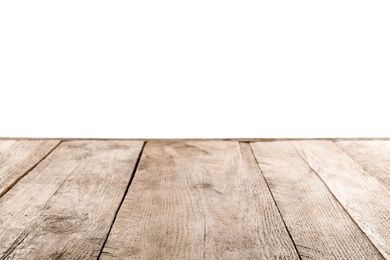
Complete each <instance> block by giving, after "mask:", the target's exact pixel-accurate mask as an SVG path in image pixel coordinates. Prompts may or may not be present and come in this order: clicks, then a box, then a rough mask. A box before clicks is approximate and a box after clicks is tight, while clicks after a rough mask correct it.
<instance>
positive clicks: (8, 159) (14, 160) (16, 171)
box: [0, 140, 60, 197]
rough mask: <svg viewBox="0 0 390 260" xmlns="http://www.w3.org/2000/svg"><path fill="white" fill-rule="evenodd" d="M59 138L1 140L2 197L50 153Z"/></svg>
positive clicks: (0, 187)
mask: <svg viewBox="0 0 390 260" xmlns="http://www.w3.org/2000/svg"><path fill="white" fill-rule="evenodd" d="M59 142H60V141H59V140H50V141H49V140H48V141H41V140H35V141H26V140H25V141H16V140H0V197H1V196H3V195H4V194H5V193H6V192H7V191H8V190H10V189H11V188H12V186H14V185H15V183H17V182H18V181H19V180H20V179H21V178H22V177H23V176H24V175H26V174H27V173H28V171H29V170H31V169H32V168H33V167H34V166H35V165H36V164H37V163H39V162H40V161H41V160H42V159H43V158H44V157H45V156H46V155H47V154H48V153H50V152H51V151H52V150H53V149H54V148H55V147H56V145H58V144H59Z"/></svg>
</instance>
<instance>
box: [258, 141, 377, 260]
mask: <svg viewBox="0 0 390 260" xmlns="http://www.w3.org/2000/svg"><path fill="white" fill-rule="evenodd" d="M294 145H295V146H297V145H296V143H292V142H287V141H286V142H257V143H252V144H251V147H252V149H253V152H254V154H255V156H256V159H257V161H258V163H259V165H260V168H261V169H262V172H263V174H264V176H265V178H266V181H267V183H268V185H269V187H270V189H271V192H272V194H273V196H274V198H275V200H276V202H277V205H278V207H279V209H280V212H281V214H282V217H283V219H284V221H285V223H286V225H287V228H288V230H289V231H290V234H291V236H292V238H293V240H294V242H295V244H296V246H297V249H298V252H299V254H300V256H301V257H302V259H383V257H382V256H381V255H380V254H379V252H378V250H377V249H376V248H375V247H374V246H373V245H372V243H371V242H370V241H369V239H368V238H367V237H366V236H365V235H364V234H363V232H362V231H361V230H360V229H359V227H358V226H357V225H356V224H355V223H354V221H353V220H352V219H351V218H350V216H349V215H348V214H347V212H346V211H345V210H344V208H343V207H342V206H341V205H340V204H339V203H338V202H337V200H336V199H335V198H334V196H333V195H332V194H331V192H329V190H328V188H327V187H326V185H324V183H323V182H322V180H321V179H320V178H319V176H317V174H316V173H315V172H314V171H313V169H312V168H311V167H312V165H308V163H307V162H306V161H305V160H304V159H303V158H302V156H301V154H300V153H299V152H298V151H297V149H296V148H295V147H294ZM308 146H311V143H308ZM322 156H324V157H327V156H328V157H332V158H334V159H336V157H333V155H332V154H331V153H330V152H328V153H326V154H323V155H322ZM342 161H343V160H342ZM342 161H341V162H342ZM310 162H311V161H310ZM326 167H328V165H322V168H326ZM315 169H317V167H315ZM317 170H318V169H317ZM335 181H337V180H335ZM362 206H363V205H362Z"/></svg>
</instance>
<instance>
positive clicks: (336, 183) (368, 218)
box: [294, 141, 390, 259]
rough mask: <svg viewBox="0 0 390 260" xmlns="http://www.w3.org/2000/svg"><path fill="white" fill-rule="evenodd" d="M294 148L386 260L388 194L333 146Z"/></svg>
mask: <svg viewBox="0 0 390 260" xmlns="http://www.w3.org/2000/svg"><path fill="white" fill-rule="evenodd" d="M294 144H295V147H296V148H297V150H298V151H299V152H300V154H301V155H302V157H303V158H304V159H305V160H306V162H307V163H308V164H309V166H310V167H311V168H312V169H313V170H314V171H315V172H316V173H317V174H318V175H319V176H320V177H321V178H322V180H323V181H324V183H325V184H326V185H327V186H328V188H329V189H330V190H331V192H332V193H333V194H334V196H335V197H336V198H337V199H338V201H339V202H340V203H341V205H343V207H344V208H345V209H346V211H348V213H349V215H350V216H351V217H352V218H353V219H354V220H355V222H356V223H357V224H358V225H359V227H360V228H361V229H362V230H363V231H364V233H365V234H366V235H367V236H368V237H369V238H370V239H371V241H372V243H373V244H374V245H375V246H376V247H377V248H378V250H379V251H380V252H381V253H382V255H383V256H384V257H385V258H386V259H390V192H389V191H388V190H387V189H386V188H385V187H384V186H383V185H382V184H380V183H379V182H378V180H377V179H375V178H374V177H372V176H371V175H370V174H368V173H367V172H365V171H364V169H363V168H362V167H361V166H360V165H358V164H357V163H356V162H355V161H354V160H353V159H351V158H350V157H349V156H347V155H346V154H345V153H344V152H343V151H342V150H341V149H340V148H339V147H337V146H336V145H335V144H334V143H333V142H330V141H311V142H309V141H300V142H294Z"/></svg>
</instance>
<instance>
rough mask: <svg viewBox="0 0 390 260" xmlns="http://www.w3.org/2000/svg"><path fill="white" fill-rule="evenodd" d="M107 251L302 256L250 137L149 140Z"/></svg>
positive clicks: (121, 254) (139, 255) (159, 255)
mask: <svg viewBox="0 0 390 260" xmlns="http://www.w3.org/2000/svg"><path fill="white" fill-rule="evenodd" d="M101 256H102V257H101V258H102V259H115V258H118V259H298V255H297V252H296V250H295V248H294V245H293V243H292V241H291V240H290V237H289V235H288V233H287V231H286V229H285V226H284V224H283V221H282V219H281V217H280V215H279V212H278V210H277V208H276V206H275V204H274V201H273V199H272V197H271V194H270V193H269V190H268V188H267V186H266V184H265V182H264V179H263V177H262V176H261V173H260V171H259V169H258V166H257V164H256V162H255V161H254V158H253V155H252V153H251V151H250V149H249V146H248V144H241V147H240V145H239V144H238V142H221V141H207V142H149V143H147V145H146V147H145V150H144V153H143V156H142V159H141V161H140V165H139V168H138V171H137V173H136V175H135V178H134V180H133V182H132V184H131V187H130V190H129V192H128V194H127V196H126V198H125V201H124V203H123V205H122V207H121V209H120V211H119V213H118V216H117V219H116V222H115V223H114V226H113V229H112V231H111V233H110V235H109V238H108V241H107V244H106V246H105V248H104V249H103V252H102V255H101Z"/></svg>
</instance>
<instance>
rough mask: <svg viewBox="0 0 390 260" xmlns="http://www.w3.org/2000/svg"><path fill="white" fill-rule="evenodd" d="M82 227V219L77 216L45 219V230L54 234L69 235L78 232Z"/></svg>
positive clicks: (48, 217)
mask: <svg viewBox="0 0 390 260" xmlns="http://www.w3.org/2000/svg"><path fill="white" fill-rule="evenodd" d="M81 225H82V219H81V218H80V217H78V216H77V215H71V216H58V215H53V216H47V217H46V218H45V230H48V231H51V232H53V233H68V232H74V231H76V230H78V228H79V227H80V226H81Z"/></svg>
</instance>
